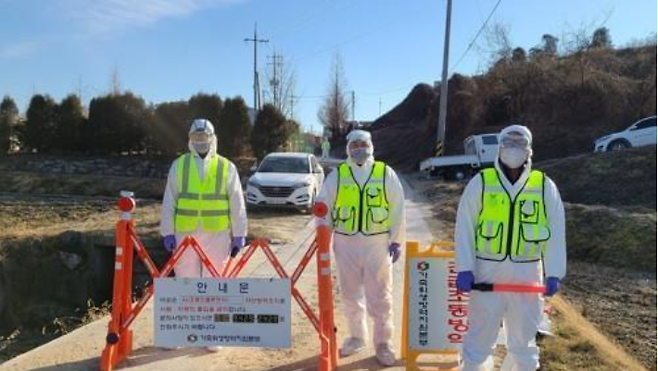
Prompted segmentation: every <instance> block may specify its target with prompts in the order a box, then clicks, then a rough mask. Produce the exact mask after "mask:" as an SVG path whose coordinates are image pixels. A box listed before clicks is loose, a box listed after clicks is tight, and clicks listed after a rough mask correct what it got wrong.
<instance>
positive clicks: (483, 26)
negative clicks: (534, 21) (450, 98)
mask: <svg viewBox="0 0 658 371" xmlns="http://www.w3.org/2000/svg"><path fill="white" fill-rule="evenodd" d="M502 1H503V0H498V2H497V3H496V5H495V6H494V7H493V9H492V10H491V12H490V13H489V16H487V19H486V20H485V21H484V23H482V27H480V30H479V31H478V33H477V34H476V35H475V37H474V38H473V40H472V41H471V43H470V44H468V47H467V48H466V50H464V53H463V54H462V55H461V57H459V60H457V63H455V64H454V65H453V66H452V68H451V69H450V70H452V71H454V70H455V68H457V66H459V63H461V61H462V60H464V57H466V54H468V52H469V51H470V50H471V48H472V47H473V45H475V42H476V41H477V39H478V37H480V34H481V33H482V31H484V29H485V27H487V23H489V20H490V19H491V17H492V16H493V14H494V13H495V12H496V9H498V6H499V5H500V3H501V2H502Z"/></svg>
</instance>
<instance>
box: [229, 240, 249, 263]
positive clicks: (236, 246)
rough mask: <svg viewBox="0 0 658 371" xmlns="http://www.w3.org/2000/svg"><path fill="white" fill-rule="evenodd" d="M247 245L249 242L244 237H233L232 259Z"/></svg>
mask: <svg viewBox="0 0 658 371" xmlns="http://www.w3.org/2000/svg"><path fill="white" fill-rule="evenodd" d="M246 244H247V240H246V239H245V238H244V237H233V239H231V258H235V256H236V255H238V253H239V252H240V250H242V248H243V247H244V245H246Z"/></svg>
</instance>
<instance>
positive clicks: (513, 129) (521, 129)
mask: <svg viewBox="0 0 658 371" xmlns="http://www.w3.org/2000/svg"><path fill="white" fill-rule="evenodd" d="M512 133H516V134H518V135H521V136H523V137H524V138H525V139H526V140H527V141H528V147H532V133H531V132H530V129H528V128H527V127H525V126H523V125H510V126H508V127H506V128H504V129H503V130H501V131H500V134H499V135H498V142H502V141H503V139H505V138H506V137H508V136H510V134H512Z"/></svg>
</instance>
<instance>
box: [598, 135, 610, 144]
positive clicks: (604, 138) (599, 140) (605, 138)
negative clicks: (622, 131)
mask: <svg viewBox="0 0 658 371" xmlns="http://www.w3.org/2000/svg"><path fill="white" fill-rule="evenodd" d="M610 137H612V135H606V136H604V137H601V138H599V139H597V140H596V142H595V143H601V142H603V141H606V140H608V139H610Z"/></svg>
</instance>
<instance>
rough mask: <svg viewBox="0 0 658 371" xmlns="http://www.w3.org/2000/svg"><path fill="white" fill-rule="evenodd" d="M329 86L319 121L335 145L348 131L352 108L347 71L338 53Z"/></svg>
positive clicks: (319, 113)
mask: <svg viewBox="0 0 658 371" xmlns="http://www.w3.org/2000/svg"><path fill="white" fill-rule="evenodd" d="M329 79H330V80H329V85H328V88H327V94H326V97H325V98H324V103H323V104H322V106H321V107H320V110H319V111H318V119H319V120H320V122H321V123H322V125H324V127H325V133H327V134H328V135H329V136H330V137H331V138H332V142H333V143H334V144H336V143H338V142H340V141H341V139H342V137H343V136H344V134H345V132H346V131H347V125H346V123H347V120H348V118H349V116H350V106H349V103H348V99H347V93H346V87H347V82H346V79H345V71H344V70H343V63H342V61H341V58H340V54H338V53H336V56H335V59H334V63H333V66H332V68H331V74H330V77H329Z"/></svg>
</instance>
